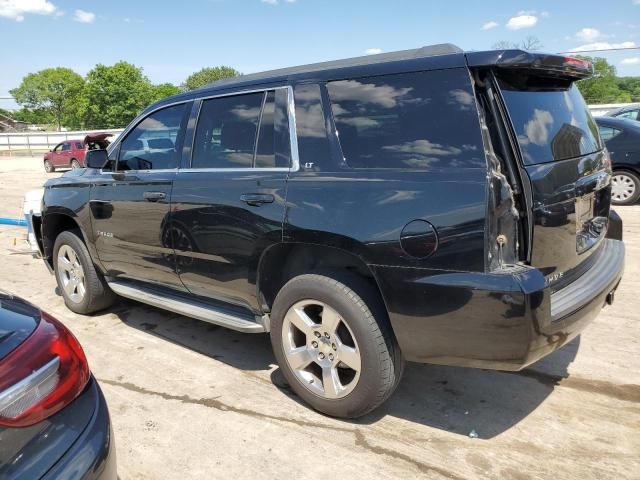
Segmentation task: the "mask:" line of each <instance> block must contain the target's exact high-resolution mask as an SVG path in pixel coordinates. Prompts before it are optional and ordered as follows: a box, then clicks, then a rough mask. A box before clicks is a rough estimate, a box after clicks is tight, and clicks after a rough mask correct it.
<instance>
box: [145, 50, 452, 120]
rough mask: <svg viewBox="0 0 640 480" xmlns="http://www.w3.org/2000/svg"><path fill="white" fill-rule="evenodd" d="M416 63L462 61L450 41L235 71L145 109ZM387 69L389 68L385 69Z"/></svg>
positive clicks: (437, 64)
mask: <svg viewBox="0 0 640 480" xmlns="http://www.w3.org/2000/svg"><path fill="white" fill-rule="evenodd" d="M416 64H419V65H420V67H419V68H416V69H415V70H421V69H423V70H429V69H434V68H438V67H439V68H452V67H461V66H464V65H465V59H464V51H463V50H462V49H461V48H460V47H457V46H456V45H453V44H451V43H443V44H438V45H431V46H427V47H422V48H414V49H411V50H401V51H398V52H390V53H381V54H377V55H365V56H362V57H354V58H347V59H343V60H332V61H328V62H320V63H312V64H308V65H300V66H296V67H287V68H280V69H277V70H269V71H265V72H259V73H251V74H248V75H239V76H237V77H233V78H227V79H223V80H218V81H217V82H214V83H212V84H209V85H206V86H204V87H201V88H199V89H196V90H191V91H189V92H185V93H181V94H178V95H174V96H172V97H168V98H165V99H162V100H160V101H158V102H156V103H155V104H153V105H150V106H149V107H148V108H147V109H145V112H146V111H148V110H150V109H152V108H157V107H158V106H161V105H163V104H168V103H176V102H179V101H183V100H190V99H192V98H197V97H203V96H207V95H211V96H213V95H216V94H217V93H221V92H225V91H229V90H239V89H242V88H243V87H248V86H255V87H258V86H259V85H265V84H275V83H279V82H282V83H284V82H291V83H295V82H296V81H299V80H304V79H316V80H318V79H319V78H324V79H326V78H330V77H336V76H340V74H342V75H345V76H358V73H360V74H361V75H360V76H364V75H366V74H367V73H369V74H373V73H375V74H380V73H381V72H384V70H385V68H388V69H389V70H391V69H392V70H393V72H395V71H400V70H402V67H405V68H409V69H410V65H416ZM387 73H390V72H387Z"/></svg>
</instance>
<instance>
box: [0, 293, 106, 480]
mask: <svg viewBox="0 0 640 480" xmlns="http://www.w3.org/2000/svg"><path fill="white" fill-rule="evenodd" d="M15 478H25V479H38V478H44V479H53V478H56V479H57V478H64V479H65V480H69V479H115V478H117V474H116V461H115V445H114V442H113V432H112V430H111V422H110V420H109V412H108V410H107V404H106V403H105V399H104V396H103V395H102V392H101V390H100V387H99V386H98V383H97V382H96V380H95V378H93V376H92V375H91V372H90V371H89V366H88V364H87V359H86V357H85V355H84V352H83V350H82V347H81V346H80V344H79V343H78V341H77V340H76V338H75V337H74V336H73V334H72V333H71V332H70V331H69V330H68V329H67V328H66V327H65V326H64V325H62V323H60V322H59V321H58V320H56V319H55V318H53V317H51V316H50V315H48V314H46V313H44V312H41V311H40V310H39V309H38V308H36V307H34V306H33V305H31V304H29V303H27V302H25V301H24V300H22V299H20V298H17V297H14V296H12V295H10V294H7V293H4V292H2V291H0V479H15Z"/></svg>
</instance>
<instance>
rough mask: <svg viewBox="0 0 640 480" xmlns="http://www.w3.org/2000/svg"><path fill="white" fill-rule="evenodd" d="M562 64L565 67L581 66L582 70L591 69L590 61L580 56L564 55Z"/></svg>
mask: <svg viewBox="0 0 640 480" xmlns="http://www.w3.org/2000/svg"><path fill="white" fill-rule="evenodd" d="M564 64H565V65H566V66H567V67H576V68H581V69H582V70H589V71H591V70H592V68H593V66H592V64H591V62H589V61H587V60H582V59H580V58H575V57H564Z"/></svg>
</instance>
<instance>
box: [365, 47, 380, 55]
mask: <svg viewBox="0 0 640 480" xmlns="http://www.w3.org/2000/svg"><path fill="white" fill-rule="evenodd" d="M364 53H366V54H367V55H377V54H378V53H382V49H381V48H367V49H366V50H365V51H364Z"/></svg>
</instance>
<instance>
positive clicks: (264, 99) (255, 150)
mask: <svg viewBox="0 0 640 480" xmlns="http://www.w3.org/2000/svg"><path fill="white" fill-rule="evenodd" d="M271 91H275V90H265V91H264V93H263V94H262V103H261V104H260V115H259V116H258V125H257V126H256V134H255V138H254V139H253V160H252V163H251V168H252V169H254V168H256V157H257V156H258V142H259V141H260V128H261V127H262V116H263V115H264V106H265V105H266V104H267V96H268V95H269V92H271Z"/></svg>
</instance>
